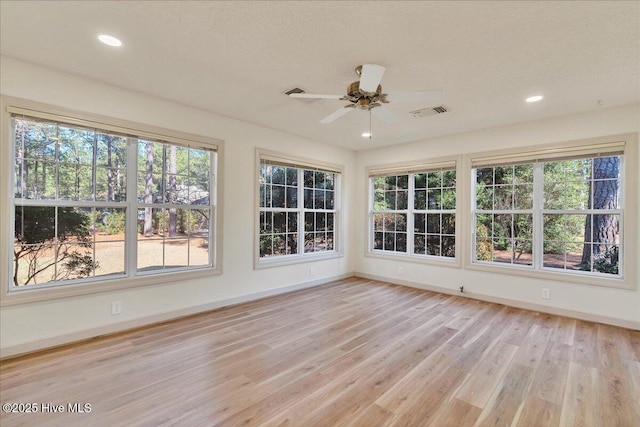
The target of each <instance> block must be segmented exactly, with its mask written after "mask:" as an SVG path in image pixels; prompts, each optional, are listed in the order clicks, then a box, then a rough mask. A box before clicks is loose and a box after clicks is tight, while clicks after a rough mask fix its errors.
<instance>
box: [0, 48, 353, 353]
mask: <svg viewBox="0 0 640 427" xmlns="http://www.w3.org/2000/svg"><path fill="white" fill-rule="evenodd" d="M0 62H1V69H0V71H1V73H0V78H1V80H0V90H1V92H2V95H8V96H13V97H18V98H24V99H28V100H32V101H37V102H42V103H48V104H52V105H56V106H60V107H65V108H69V109H74V110H78V111H82V112H88V113H95V114H101V115H105V116H109V117H114V118H120V119H126V120H129V121H133V122H138V123H144V124H150V125H155V126H160V127H164V128H169V129H174V130H178V131H184V132H189V133H195V134H200V135H205V136H209V137H213V138H219V139H222V140H224V159H223V165H224V177H223V186H222V192H223V203H224V204H223V220H224V227H223V233H224V234H223V236H224V237H223V238H224V241H223V247H222V251H223V263H222V268H223V274H222V275H220V276H213V277H209V278H203V279H198V280H190V281H184V282H180V283H173V284H164V285H156V286H146V287H139V288H133V289H130V290H126V291H114V292H105V293H99V294H94V295H90V296H81V297H74V298H70V299H58V300H51V301H46V302H40V303H30V304H22V305H13V306H4V307H1V308H0V349H1V350H2V355H3V356H7V355H9V354H11V353H12V352H13V351H14V350H16V349H17V350H33V349H35V348H38V347H40V346H41V345H43V344H47V345H48V344H58V343H60V342H61V341H64V340H68V339H73V338H82V337H85V336H87V333H89V334H90V333H91V332H87V331H94V332H95V331H100V332H109V331H112V330H116V329H118V328H120V327H122V326H130V325H133V324H136V319H138V320H140V319H142V318H148V319H149V320H152V319H158V318H161V317H162V316H161V315H162V314H163V313H172V312H179V313H186V312H189V311H193V310H197V309H198V307H201V306H207V305H212V304H213V305H215V304H216V302H220V301H228V300H230V299H234V298H238V297H242V296H246V295H253V296H257V295H260V294H261V293H264V292H265V291H266V292H269V291H276V290H277V288H287V287H289V286H292V285H296V284H303V283H307V284H314V283H319V282H322V281H323V280H325V281H326V280H328V279H329V278H334V277H338V276H343V275H349V274H350V273H352V272H353V270H354V268H353V265H354V264H353V261H352V259H353V258H352V257H351V256H349V255H348V254H349V253H353V250H352V249H351V246H350V244H351V241H352V240H353V239H351V238H349V236H346V238H345V239H344V243H345V247H344V251H345V254H347V255H346V256H344V257H342V258H334V259H328V260H322V261H315V262H313V263H311V264H309V263H302V264H297V265H293V266H286V267H274V268H268V269H261V270H254V269H253V253H254V249H253V242H254V236H253V230H254V228H253V222H254V212H255V207H254V206H253V194H254V186H255V176H254V172H253V171H254V159H255V148H256V147H260V148H265V149H269V150H273V151H280V152H284V153H287V154H290V155H292V156H300V157H308V156H309V153H313V157H314V158H315V159H317V160H319V161H323V162H327V163H335V164H341V165H343V166H344V168H345V169H344V170H345V172H344V175H343V188H344V194H343V196H344V199H343V200H344V202H345V203H344V205H343V207H344V209H343V213H344V222H345V223H347V224H349V223H352V222H354V221H355V219H354V218H353V206H354V205H353V202H352V201H353V199H354V194H353V189H354V188H356V187H355V186H354V182H355V180H354V174H353V170H354V164H355V154H354V153H353V152H352V151H349V150H344V149H340V148H337V147H333V146H329V145H324V144H319V143H316V142H312V141H309V140H305V139H303V138H300V137H296V136H292V135H288V134H285V133H282V132H277V131H274V130H271V129H266V128H262V127H259V126H254V125H251V124H248V123H245V122H242V121H238V120H233V119H229V118H226V117H222V116H219V115H215V114H211V113H208V112H205V111H201V110H196V109H192V108H187V107H185V106H182V105H178V104H175V103H171V102H168V101H164V100H161V99H157V98H152V97H148V96H145V95H142V94H138V93H133V92H130V91H126V90H123V89H119V88H116V87H113V86H108V85H105V84H101V83H97V82H95V81H90V80H86V79H83V78H79V77H75V76H72V75H69V74H63V73H59V72H55V71H52V70H48V69H44V68H40V67H36V66H33V65H30V64H26V63H23V62H20V61H16V60H14V59H11V58H6V57H2V58H1V61H0ZM3 137H4V135H3ZM1 143H2V144H6V143H7V141H5V140H4V139H3V140H2V141H1ZM6 188H7V185H4V184H3V185H2V194H3V195H2V196H1V197H5V195H4V194H5V191H6ZM345 231H348V227H345ZM0 240H1V241H2V242H6V241H7V240H6V236H3V237H2V238H1V239H0ZM310 266H313V267H314V269H315V275H314V277H313V278H311V277H310V273H309V267H310ZM0 277H2V278H3V279H4V278H5V277H7V275H6V273H5V272H2V273H1V274H0ZM3 285H4V284H3ZM114 300H120V301H122V314H120V315H117V316H112V315H111V301H114ZM159 315H160V316H159Z"/></svg>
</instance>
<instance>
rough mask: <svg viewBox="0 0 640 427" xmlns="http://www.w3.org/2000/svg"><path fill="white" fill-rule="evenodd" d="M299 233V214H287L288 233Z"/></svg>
mask: <svg viewBox="0 0 640 427" xmlns="http://www.w3.org/2000/svg"><path fill="white" fill-rule="evenodd" d="M297 231H298V213H297V212H289V213H288V214H287V232H289V233H295V232H297Z"/></svg>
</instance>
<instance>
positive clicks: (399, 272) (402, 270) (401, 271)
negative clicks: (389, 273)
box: [398, 267, 404, 276]
mask: <svg viewBox="0 0 640 427" xmlns="http://www.w3.org/2000/svg"><path fill="white" fill-rule="evenodd" d="M398 275H400V276H402V275H404V267H398Z"/></svg>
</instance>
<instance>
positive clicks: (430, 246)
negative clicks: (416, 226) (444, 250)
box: [426, 234, 440, 256]
mask: <svg viewBox="0 0 640 427" xmlns="http://www.w3.org/2000/svg"><path fill="white" fill-rule="evenodd" d="M426 254H427V255H434V256H440V236H438V235H431V234H427V252H426Z"/></svg>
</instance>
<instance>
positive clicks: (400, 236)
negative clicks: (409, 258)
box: [396, 233, 407, 252]
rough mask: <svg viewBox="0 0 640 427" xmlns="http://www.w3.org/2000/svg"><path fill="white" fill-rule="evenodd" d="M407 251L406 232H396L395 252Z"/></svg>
mask: <svg viewBox="0 0 640 427" xmlns="http://www.w3.org/2000/svg"><path fill="white" fill-rule="evenodd" d="M406 251H407V233H396V252H406Z"/></svg>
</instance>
